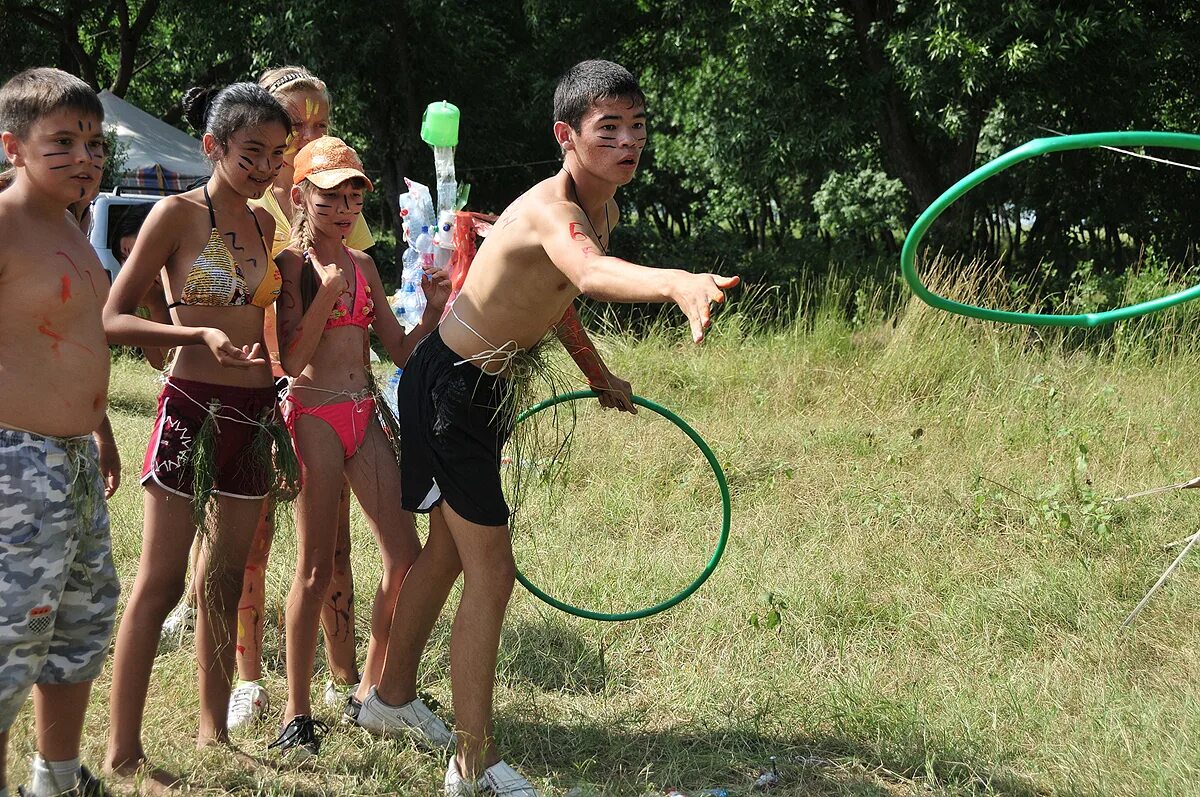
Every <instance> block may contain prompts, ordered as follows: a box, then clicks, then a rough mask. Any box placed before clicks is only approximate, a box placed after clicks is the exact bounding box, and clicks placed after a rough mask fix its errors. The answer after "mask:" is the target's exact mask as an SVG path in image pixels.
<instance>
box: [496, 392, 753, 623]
mask: <svg viewBox="0 0 1200 797" xmlns="http://www.w3.org/2000/svg"><path fill="white" fill-rule="evenodd" d="M598 395H599V394H598V393H597V392H596V391H594V390H579V391H576V392H574V393H564V394H562V395H561V396H555V397H554V398H549V399H546V400H545V401H543V402H541V403H540V404H535V405H534V406H532V407H530V408H529V409H527V410H525V411H524V412H522V413H521V414H520V415H518V416H517V423H520V422H521V421H523V420H525V419H526V418H528V417H529V416H531V415H534V414H535V413H538V412H541V411H542V410H544V409H548V408H550V407H553V406H554V405H555V404H562V403H563V402H566V401H576V400H578V399H587V398H596V397H597V396H598ZM632 398H633V403H634V404H636V405H638V406H639V407H645V408H646V409H648V410H650V411H651V412H654V413H657V414H659V415H661V416H662V417H664V418H666V419H667V420H668V421H670V422H671V423H673V424H675V425H676V426H677V427H679V428H680V429H682V430H683V433H684V434H686V435H687V436H688V437H690V438H691V439H692V442H693V443H695V444H696V447H697V448H699V449H700V451H701V453H703V454H704V458H705V459H707V460H708V464H709V467H711V468H712V471H713V475H714V476H716V477H717V486H718V487H720V489H721V536H720V538H719V539H718V540H717V547H716V550H714V551H713V555H712V558H711V559H709V560H708V564H707V565H706V566H705V568H704V570H703V571H702V572H701V573H700V575H699V576H697V577H696V580H695V581H693V582H692V583H691V584H689V585H688V586H686V587H685V588H684V589H683V590H682V591H681V592H679V593H678V594H677V595H675V596H674V597H671V598H668V599H667V600H665V601H663V602H662V603H658V604H655V605H654V606H650V607H647V608H645V609H638V610H636V611H632V612H613V613H605V612H594V611H591V610H590V609H582V608H580V607H578V606H572V605H571V604H569V603H565V602H563V601H560V600H558V599H557V598H555V597H552V596H550V595H547V594H546V593H545V592H543V591H542V590H540V589H538V587H537V586H535V585H534V584H533V582H531V581H530V580H529V579H528V578H527V577H526V576H525V574H524V573H522V572H521V569H520V568H517V580H518V581H520V582H521V586H523V587H525V589H527V590H529V591H530V592H531V593H533V595H534V596H535V597H537V598H539V599H540V600H542V601H545V602H546V603H548V604H550V605H551V606H553V607H554V608H556V609H560V610H562V611H564V612H566V613H568V614H573V615H575V616H576V617H583V618H586V619H588V620H600V621H603V622H618V621H621V620H640V619H642V618H643V617H649V616H651V615H654V614H658V613H659V612H662V611H666V610H667V609H670V608H671V607H672V606H675V605H677V604H678V603H680V602H682V601H683V600H685V599H686V598H688V597H689V596H690V595H691V594H692V593H693V592H695V591H696V590H698V589H700V586H701V585H702V584H703V583H704V582H705V581H707V580H708V577H709V576H711V575H712V574H713V571H714V570H716V569H717V565H718V564H719V563H720V561H721V555H722V554H723V553H725V544H726V543H727V542H728V541H729V525H730V518H731V517H732V509H731V506H730V500H729V484H728V483H727V482H726V481H725V472H724V471H723V470H721V465H720V463H719V462H717V457H716V455H714V454H713V452H712V449H711V448H709V447H708V444H707V443H705V442H704V439H703V438H702V437H700V435H699V434H697V433H696V430H695V429H693V428H692V427H690V426H688V425H687V423H686V422H685V421H684V420H683V419H682V418H680V417H679V416H678V415H676V414H675V413H673V412H671V411H670V410H669V409H667V408H666V407H662V406H659V405H658V404H655V403H654V402H653V401H649V400H647V399H644V398H642V397H641V396H633V397H632Z"/></svg>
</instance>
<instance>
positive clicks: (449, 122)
mask: <svg viewBox="0 0 1200 797" xmlns="http://www.w3.org/2000/svg"><path fill="white" fill-rule="evenodd" d="M458 119H459V113H458V106H457V105H454V104H453V103H450V102H447V101H445V100H441V101H440V102H431V103H429V106H428V107H427V108H426V109H425V114H424V115H423V116H422V117H421V140H422V141H424V142H425V143H426V144H428V145H429V146H431V147H457V146H458Z"/></svg>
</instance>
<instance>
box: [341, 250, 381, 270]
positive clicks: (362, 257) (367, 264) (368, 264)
mask: <svg viewBox="0 0 1200 797" xmlns="http://www.w3.org/2000/svg"><path fill="white" fill-rule="evenodd" d="M346 251H347V252H349V253H350V256H351V257H352V258H354V263H355V265H357V266H358V267H359V268H361V269H362V270H363V271H365V272H367V276H372V275H375V276H378V274H379V272H378V269H376V267H375V258H373V257H371V256H370V255H368V254H367V253H366V252H363V251H361V250H359V249H351V248H350V247H346Z"/></svg>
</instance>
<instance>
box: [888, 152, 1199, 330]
mask: <svg viewBox="0 0 1200 797" xmlns="http://www.w3.org/2000/svg"><path fill="white" fill-rule="evenodd" d="M1093 147H1176V148H1179V149H1195V150H1200V135H1193V134H1191V133H1153V132H1144V131H1136V130H1131V131H1128V132H1118V133H1083V134H1079V135H1072V136H1055V137H1053V138H1035V139H1034V140H1032V141H1029V142H1027V143H1025V144H1022V145H1021V146H1019V147H1017V148H1016V149H1014V150H1010V151H1009V152H1006V153H1004V154H1003V155H1001V156H1000V157H999V158H996V159H995V160H993V161H991V162H989V163H985V164H984V165H983V166H980V167H979V168H978V169H976V170H975V171H973V172H971V173H970V174H968V175H967V176H966V177H964V178H962V179H961V180H959V181H958V182H957V183H955V184H954V185H952V186H950V188H948V189H947V190H946V192H945V193H944V194H942V195H941V196H940V197H938V198H937V199H936V200H934V202H933V204H932V205H930V206H929V207H928V208H926V209H925V212H924V213H922V214H921V216H920V217H919V218H918V219H917V221H916V223H915V224H913V226H912V229H911V230H909V232H908V237H907V238H905V239H904V249H903V250H902V251H901V252H900V268H901V270H902V271H903V272H904V279H905V280H907V281H908V284H909V286H910V287H911V288H912V289H913V293H915V294H916V295H917V296H919V297H921V299H923V300H924V301H925V302H926V303H927V304H929V305H931V306H933V307H937V308H939V309H941V310H946V311H948V312H951V313H957V314H959V315H965V316H971V317H972V318H980V319H983V320H984V321H1006V322H1009V323H1013V324H1030V325H1033V326H1056V327H1095V326H1100V325H1101V324H1111V323H1112V322H1114V321H1124V320H1126V319H1130V318H1137V317H1138V316H1141V315H1146V314H1147V313H1156V312H1158V311H1160V310H1165V309H1167V308H1168V307H1174V306H1175V305H1177V304H1180V303H1182V302H1186V301H1189V300H1191V299H1195V298H1197V297H1200V285H1194V286H1192V287H1191V288H1187V289H1186V290H1182V291H1179V292H1178V293H1173V294H1171V295H1169V296H1162V297H1160V298H1158V299H1151V300H1150V301H1146V302H1140V303H1138V304H1133V305H1130V306H1128V307H1119V308H1117V309H1115V310H1106V311H1104V312H1100V313H1080V314H1076V315H1060V314H1052V313H1016V312H1010V311H1007V310H992V309H989V308H986V307H976V306H974V305H970V304H963V303H962V302H956V301H954V300H952V299H947V298H945V297H944V296H939V295H937V294H936V293H934V292H933V291H931V290H929V288H927V287H925V284H924V283H923V282H921V277H920V275H919V274H917V267H916V257H917V247H918V246H919V245H920V243H921V239H923V238H924V237H925V233H926V232H927V231H928V230H929V226H930V225H931V224H933V222H934V220H935V219H936V218H937V217H938V216H940V215H941V214H942V212H943V211H945V210H946V208H948V207H950V206H951V205H952V204H954V202H955V201H957V200H958V199H959V198H960V197H961V196H962V195H963V194H965V193H967V192H968V191H970V190H971V189H972V188H974V187H975V186H977V185H979V184H980V183H982V182H984V181H985V180H987V179H989V178H991V177H994V176H995V175H997V174H999V173H1000V172H1002V171H1004V170H1005V169H1008V168H1009V167H1011V166H1015V165H1016V164H1018V163H1020V162H1021V161H1024V160H1029V159H1030V158H1035V157H1037V156H1038V155H1045V154H1046V153H1049V152H1063V151H1066V150H1074V149H1091V148H1093Z"/></svg>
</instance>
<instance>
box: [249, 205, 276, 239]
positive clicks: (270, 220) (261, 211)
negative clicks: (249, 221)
mask: <svg viewBox="0 0 1200 797" xmlns="http://www.w3.org/2000/svg"><path fill="white" fill-rule="evenodd" d="M246 207H248V208H250V212H251V213H253V214H254V218H255V220H256V221H257V222H258V226H259V228H260V229H262V234H263V237H264V238H266V239H268V240H270V239H271V238H273V237H274V236H275V217H274V216H272V215H271V211H269V210H267V209H266V208H264V207H262V206H261V205H247V206H246Z"/></svg>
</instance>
